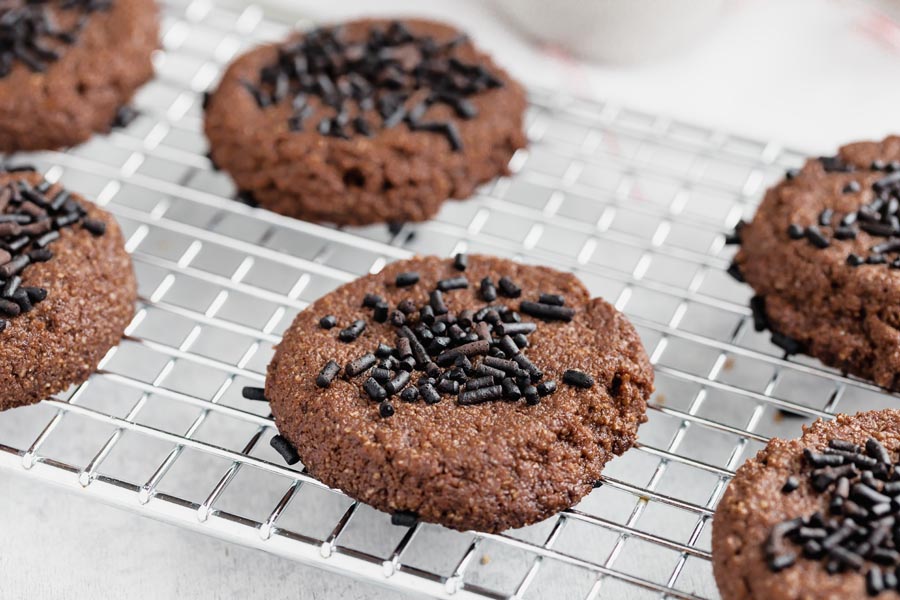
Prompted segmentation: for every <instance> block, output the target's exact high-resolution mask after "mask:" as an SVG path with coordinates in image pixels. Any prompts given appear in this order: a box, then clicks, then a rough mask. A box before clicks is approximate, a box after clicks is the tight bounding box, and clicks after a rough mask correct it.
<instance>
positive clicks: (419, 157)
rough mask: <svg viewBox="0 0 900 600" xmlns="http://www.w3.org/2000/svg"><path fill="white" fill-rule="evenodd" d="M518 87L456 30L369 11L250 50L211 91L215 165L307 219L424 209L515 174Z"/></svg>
mask: <svg viewBox="0 0 900 600" xmlns="http://www.w3.org/2000/svg"><path fill="white" fill-rule="evenodd" d="M525 105H526V101H525V92H524V90H523V89H522V87H521V86H520V85H519V84H518V83H516V82H515V81H514V80H512V79H511V78H510V76H509V75H508V74H507V73H506V72H505V71H504V70H503V69H501V68H500V67H498V66H497V65H496V64H494V62H493V61H492V60H491V58H490V57H489V56H488V55H486V54H484V53H483V52H481V51H479V50H478V49H477V48H476V47H475V46H474V44H473V43H472V42H471V41H470V40H469V39H468V38H467V37H466V36H465V35H464V34H462V33H460V32H459V31H458V30H456V29H454V28H452V27H450V26H448V25H444V24H441V23H437V22H433V21H423V20H414V19H409V20H403V21H386V20H374V19H373V20H368V19H367V20H359V21H352V22H349V23H345V24H342V25H336V26H330V27H323V28H320V29H315V30H312V31H308V32H305V33H302V34H296V35H294V36H292V37H290V38H289V39H288V40H286V41H284V42H282V43H279V44H272V45H267V46H263V47H260V48H256V49H254V50H251V51H250V52H248V53H247V54H244V55H243V56H241V57H239V58H238V59H237V60H236V61H235V62H234V63H233V64H232V65H231V66H230V67H229V68H228V70H227V71H226V73H225V75H224V77H223V79H222V82H221V83H220V84H219V86H218V89H216V90H215V91H214V92H213V93H212V94H211V95H209V96H208V97H207V101H206V120H205V128H206V135H207V137H208V138H209V141H210V146H211V157H212V160H213V161H214V163H215V164H216V165H217V166H218V167H220V168H222V169H224V170H225V171H227V172H228V173H229V174H230V175H231V177H232V178H233V179H234V181H235V183H236V184H237V187H238V188H239V189H240V190H242V192H243V196H244V197H247V198H252V199H253V200H254V201H255V202H256V203H258V204H259V205H261V206H263V207H265V208H268V209H270V210H273V211H275V212H278V213H281V214H285V215H288V216H292V217H297V218H300V219H305V220H308V221H317V222H331V223H337V224H343V225H362V224H368V223H381V222H403V221H423V220H426V219H429V218H431V217H432V216H433V215H434V214H435V213H436V212H437V210H438V209H439V208H440V205H441V204H442V203H443V202H444V201H445V200H446V199H448V198H466V197H468V196H470V195H471V194H472V193H473V191H474V189H475V187H476V186H477V185H478V184H480V183H483V182H485V181H488V180H490V179H492V178H494V177H496V176H498V175H502V174H505V173H507V172H508V163H509V159H510V158H511V156H512V155H513V153H514V152H515V151H516V150H517V149H519V148H522V147H524V146H525V143H526V140H525V135H524V133H523V128H522V120H523V113H524V110H525Z"/></svg>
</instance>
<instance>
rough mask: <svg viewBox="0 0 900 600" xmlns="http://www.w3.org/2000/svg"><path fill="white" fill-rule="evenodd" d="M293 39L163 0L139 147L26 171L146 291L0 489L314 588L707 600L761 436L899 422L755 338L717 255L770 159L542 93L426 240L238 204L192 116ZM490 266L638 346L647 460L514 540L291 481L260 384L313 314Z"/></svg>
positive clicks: (729, 142) (37, 412)
mask: <svg viewBox="0 0 900 600" xmlns="http://www.w3.org/2000/svg"><path fill="white" fill-rule="evenodd" d="M288 27H289V24H288V23H287V22H273V21H270V20H266V19H264V18H263V13H262V10H261V9H259V8H258V7H255V6H250V7H248V8H246V9H244V10H242V11H239V12H232V11H229V10H227V9H223V8H221V7H217V6H216V5H214V4H213V3H212V2H210V1H208V0H194V1H190V0H168V2H167V5H166V8H165V19H164V39H163V49H162V50H161V51H160V52H159V53H158V55H157V56H156V64H157V70H158V78H157V79H156V80H154V81H153V82H152V83H150V84H148V85H147V86H146V87H145V88H144V89H143V90H142V91H141V92H140V93H139V95H138V98H137V101H136V103H137V106H138V108H139V109H140V110H141V113H142V116H141V117H140V118H139V119H138V120H137V121H135V122H134V123H132V124H131V125H130V126H129V127H128V128H127V129H124V130H119V131H116V132H114V133H112V134H111V135H109V136H106V137H98V138H95V139H94V140H93V141H91V142H89V143H88V144H86V145H84V146H81V147H80V148H78V149H76V150H73V151H71V152H67V153H43V154H38V155H35V156H29V157H17V158H22V159H23V160H28V161H29V162H34V163H36V164H37V165H38V166H39V167H40V168H42V169H43V170H44V171H45V172H46V174H47V177H48V178H49V179H53V180H62V181H64V182H65V184H66V185H67V186H68V187H69V188H71V189H75V190H77V191H80V192H82V193H83V194H85V195H86V196H88V197H91V198H95V199H96V200H97V201H98V203H100V204H101V205H103V206H105V207H106V208H107V209H108V210H109V211H111V212H112V213H113V214H115V215H116V217H117V218H118V219H119V221H120V223H121V224H122V227H123V229H124V231H125V233H126V236H127V240H128V242H127V246H128V250H129V251H130V252H131V253H132V255H133V257H134V262H135V268H136V270H137V273H138V278H139V282H140V306H139V310H138V312H137V314H136V316H135V319H134V321H133V322H132V323H131V325H130V327H129V328H128V331H127V334H126V337H125V339H124V341H123V342H122V344H121V345H120V346H119V347H117V348H116V349H114V350H111V351H110V353H109V354H108V355H107V356H106V357H105V359H104V360H103V362H102V364H101V366H100V370H99V372H98V373H97V374H96V375H95V376H93V377H92V378H91V379H90V380H89V381H88V382H87V383H85V384H84V385H81V386H79V387H77V388H75V389H72V390H69V391H68V392H67V393H66V394H62V395H60V396H58V397H56V398H54V399H51V400H48V401H46V402H43V403H41V404H39V405H36V406H32V407H27V408H20V409H16V410H13V411H7V412H6V413H3V414H0V467H2V468H3V469H5V470H7V471H11V472H16V473H20V474H23V475H25V476H27V477H31V478H35V479H39V480H43V481H47V482H51V483H54V484H57V485H59V486H62V487H65V488H68V489H70V490H74V491H76V492H77V493H80V494H82V495H86V496H90V497H92V498H95V499H97V500H100V501H103V502H106V503H110V504H113V505H117V506H120V507H124V508H127V509H129V510H132V511H134V512H136V513H138V514H141V515H145V516H150V517H153V518H157V519H161V520H164V521H168V522H171V523H174V524H177V525H179V526H182V527H186V528H190V529H194V530H197V531H201V532H203V533H206V534H208V535H213V536H216V537H219V538H223V539H227V540H230V541H233V542H235V543H239V544H243V545H246V546H252V547H256V548H261V549H263V550H266V551H268V552H272V553H275V554H279V555H282V556H286V557H289V558H292V559H295V560H298V561H301V562H304V563H308V564H312V565H316V566H319V567H322V568H325V569H331V570H333V571H336V572H339V573H342V574H344V575H349V576H352V577H356V578H360V579H365V580H368V581H371V582H374V583H380V584H383V585H387V586H391V587H393V588H395V589H402V590H407V591H411V592H416V593H420V594H421V593H424V594H428V595H433V596H438V597H446V598H451V597H452V598H471V597H477V598H484V597H486V598H508V597H513V598H537V597H553V598H621V597H628V598H643V597H645V596H646V597H654V598H659V597H667V598H713V597H716V590H715V585H714V582H713V579H712V574H711V568H710V562H709V558H710V552H709V550H710V519H711V516H712V514H713V510H714V507H715V505H716V502H717V501H718V499H719V498H720V496H721V494H722V492H723V490H724V488H725V485H726V484H727V482H728V479H729V478H730V476H731V475H732V473H733V471H734V469H735V468H736V467H737V466H738V465H739V464H740V463H741V462H742V461H743V460H744V459H745V458H747V457H748V456H751V455H752V454H753V453H755V452H756V450H757V449H759V448H760V447H761V445H762V444H764V443H765V441H766V440H767V439H768V437H769V436H772V435H794V434H796V433H798V431H799V428H800V424H802V423H805V422H809V421H811V420H813V419H815V418H817V417H820V416H822V417H827V416H829V415H831V414H832V413H834V412H836V411H837V410H838V409H840V410H841V411H843V412H855V411H856V410H859V409H862V408H875V407H881V406H886V405H889V404H891V403H892V402H895V401H893V400H892V399H891V397H890V396H889V395H887V394H885V393H882V392H880V391H879V390H878V389H877V388H875V387H873V386H872V385H870V384H867V383H865V382H860V381H858V380H854V379H851V378H847V377H844V376H842V375H841V374H840V373H838V372H836V371H833V370H829V369H826V368H823V367H822V366H821V365H820V364H819V363H817V362H816V361H813V360H810V359H806V358H803V357H799V358H796V359H793V358H792V359H789V360H788V359H785V358H784V356H783V354H782V352H781V351H780V350H779V349H778V348H776V347H775V346H773V345H772V344H771V343H770V342H769V340H768V336H767V335H765V334H760V333H756V332H754V331H753V327H752V323H751V319H750V315H749V310H748V308H747V303H748V300H749V296H750V291H749V289H748V288H747V287H745V286H742V285H739V284H737V283H736V282H734V281H732V280H731V279H730V278H729V277H728V276H727V275H726V274H725V269H726V267H727V265H728V264H729V262H730V259H731V255H732V252H733V249H731V248H729V247H726V246H725V245H724V238H723V235H722V232H723V231H726V230H728V229H730V228H731V227H733V226H734V225H735V223H737V222H738V220H739V219H741V218H742V217H749V216H750V215H751V214H752V212H753V207H754V205H755V203H756V202H757V201H758V199H759V197H760V195H761V193H762V191H763V190H764V188H765V187H766V185H768V184H769V183H771V182H772V181H773V180H775V179H776V178H778V177H780V176H781V174H782V173H783V171H784V170H785V169H786V168H788V167H792V166H796V165H797V164H798V163H799V161H800V156H799V155H798V154H797V153H794V152H791V151H789V150H787V149H785V148H783V147H781V146H779V145H777V144H772V143H763V142H759V141H755V140H750V139H743V138H739V137H735V136H733V135H728V134H727V133H723V132H719V131H711V130H708V129H704V128H702V127H695V126H692V125H688V124H684V123H680V122H676V121H672V120H669V119H665V118H661V117H658V116H654V115H648V114H643V113H640V112H635V111H631V110H627V109H624V108H622V107H619V106H616V105H613V104H601V103H594V102H585V101H581V100H578V99H574V98H570V97H567V96H563V95H559V94H558V93H552V92H546V91H535V92H533V94H532V105H531V108H530V110H529V113H528V119H527V128H528V135H529V137H530V139H531V146H530V147H529V149H528V150H525V151H521V152H519V153H517V154H516V155H515V157H514V158H513V160H512V170H513V172H514V173H515V175H514V176H513V177H510V178H506V179H501V180H499V181H496V182H494V183H493V184H491V185H489V186H486V187H485V188H483V189H482V190H481V191H480V192H479V194H478V196H477V198H476V199H474V200H472V201H468V202H460V203H456V202H451V203H448V204H447V205H446V206H445V208H444V209H443V210H442V212H441V213H440V215H439V216H438V217H437V218H436V219H435V220H433V221H431V222H428V223H424V224H416V225H405V226H403V227H402V229H400V231H395V232H393V233H391V232H389V231H388V230H387V228H386V227H384V226H377V227H366V228H356V229H345V230H337V229H331V228H326V227H320V226H316V225H311V224H308V223H303V222H300V221H294V220H291V219H286V218H282V217H279V216H277V215H274V214H270V213H268V212H266V211H262V210H256V209H252V208H249V207H247V206H244V205H242V204H240V203H237V202H234V201H231V200H230V198H231V197H233V195H234V189H233V188H232V185H231V183H230V182H229V180H228V178H227V177H226V176H224V175H222V174H220V173H216V172H214V171H213V170H212V169H211V166H210V163H209V161H208V160H207V159H206V157H205V154H204V153H205V149H206V145H205V141H204V139H203V136H202V133H201V108H200V104H201V94H202V92H203V91H204V90H206V89H209V87H210V86H211V85H213V84H214V82H215V80H216V78H217V77H218V75H219V73H220V71H221V69H222V66H223V65H224V64H225V63H227V62H228V61H229V60H230V59H231V58H233V56H234V55H235V54H236V53H237V52H239V51H241V50H243V49H244V48H246V47H247V46H249V45H252V44H254V43H256V42H257V41H259V40H262V39H270V38H276V37H279V36H281V35H283V34H284V33H285V31H286V30H287V28H288ZM458 251H469V252H486V253H491V254H496V255H501V256H508V257H512V258H516V259H518V260H522V261H526V262H535V263H543V264H548V265H551V266H554V267H557V268H560V269H566V270H571V271H573V272H575V273H576V274H577V275H578V276H579V277H580V278H581V279H582V280H583V281H584V282H585V283H586V284H587V285H588V286H589V287H590V288H591V290H592V292H594V293H595V294H597V295H602V296H604V297H606V298H607V299H609V300H611V301H613V302H614V303H615V304H616V306H617V307H618V308H619V309H621V310H623V311H624V312H625V313H627V315H628V316H629V317H630V318H631V320H632V322H634V323H635V325H636V326H637V328H638V330H639V332H640V334H641V336H642V338H643V341H644V344H645V346H646V348H647V350H648V352H649V354H650V355H651V357H652V361H653V363H654V364H655V368H656V378H657V387H658V391H657V392H656V394H655V395H654V397H653V400H652V403H651V407H650V410H649V417H650V420H649V422H648V423H647V424H646V425H644V426H643V427H642V428H641V430H640V441H639V443H638V444H637V446H636V447H635V448H634V449H632V450H631V451H629V452H628V453H627V454H626V455H625V456H623V457H621V458H618V459H616V460H614V461H613V462H612V463H611V464H610V465H609V466H608V467H607V469H606V471H605V474H604V477H603V485H602V486H601V487H599V488H598V489H596V490H594V492H593V493H591V494H590V495H589V496H588V497H587V498H586V499H585V500H583V501H582V502H581V503H579V504H578V505H577V506H576V507H574V508H573V509H571V510H568V511H565V512H564V513H562V514H560V515H559V516H557V517H553V518H551V519H548V520H547V521H545V522H543V523H540V524H537V525H534V526H531V527H527V528H523V529H520V530H515V531H509V532H507V533H505V534H502V535H487V534H482V533H474V532H472V533H458V532H453V531H449V530H446V529H443V528H441V527H438V526H434V525H430V524H420V525H416V526H413V527H396V526H392V525H391V524H390V519H389V517H388V516H387V515H385V514H383V513H378V512H376V511H374V510H372V509H370V508H368V507H366V506H364V505H360V504H357V503H355V502H353V501H351V500H350V499H348V498H347V497H345V496H343V495H342V494H341V493H339V492H337V491H335V490H331V489H328V488H326V487H324V486H322V485H321V484H320V483H318V482H317V481H315V480H314V479H312V478H311V477H309V476H308V475H307V474H306V473H305V472H304V471H303V470H301V469H297V468H291V467H288V466H285V465H284V463H283V462H282V461H281V459H280V458H279V457H278V456H277V455H276V454H275V453H274V451H272V450H271V448H270V447H269V444H268V441H269V438H270V437H271V436H272V435H274V433H275V430H274V427H273V424H272V421H271V419H270V418H269V413H268V409H267V407H266V406H265V405H260V403H253V402H250V401H247V400H244V399H242V398H241V395H240V390H241V388H242V387H243V386H244V385H260V384H261V383H262V381H263V374H264V372H265V366H266V364H267V363H268V361H269V359H270V357H271V355H272V347H273V345H274V344H275V343H277V341H278V339H279V335H280V334H281V333H282V332H283V331H284V330H285V328H286V327H287V326H288V325H289V324H290V322H291V320H292V318H293V317H294V315H295V314H296V313H297V312H298V311H300V310H302V309H303V308H304V307H305V306H306V305H307V304H308V303H309V302H311V301H312V300H314V299H315V298H317V297H319V296H320V295H322V294H324V293H326V292H327V291H329V290H331V289H333V288H335V287H336V286H338V285H340V284H342V283H344V282H346V281H349V280H351V279H353V278H355V277H357V276H359V275H362V274H364V273H368V272H375V271H378V270H379V269H380V268H381V267H383V266H384V265H385V264H386V263H387V262H389V261H392V260H395V259H398V258H403V257H407V256H410V255H411V254H412V253H414V252H421V253H433V254H443V255H450V254H451V253H454V252H458Z"/></svg>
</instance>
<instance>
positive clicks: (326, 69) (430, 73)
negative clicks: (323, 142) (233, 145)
mask: <svg viewBox="0 0 900 600" xmlns="http://www.w3.org/2000/svg"><path fill="white" fill-rule="evenodd" d="M466 39H467V38H466V37H465V36H459V37H457V38H455V39H453V40H450V41H449V42H446V43H438V42H437V41H435V39H434V38H432V37H430V36H427V35H423V36H417V35H415V34H413V33H412V32H411V31H410V30H409V29H408V28H406V27H405V26H404V25H403V23H400V22H398V21H393V22H391V23H390V24H389V25H388V26H387V27H386V28H384V29H382V28H379V27H372V28H371V30H370V31H369V34H368V37H367V38H366V40H365V41H364V42H360V43H351V42H348V41H345V40H344V36H343V30H342V28H341V27H329V28H321V29H315V30H312V31H310V32H308V33H306V34H305V35H304V36H303V38H302V39H300V40H298V41H294V42H290V43H287V44H285V45H283V46H281V47H280V48H279V49H278V61H277V62H276V63H275V64H272V65H268V66H266V67H264V68H263V69H262V70H261V72H260V83H259V84H254V83H250V82H244V87H246V89H247V90H248V92H249V93H250V94H252V95H253V97H254V99H255V100H256V103H257V104H258V105H259V107H260V108H263V109H264V108H267V107H269V106H272V105H275V104H279V103H281V102H284V101H287V102H290V104H291V106H292V109H293V111H292V114H291V116H290V118H289V119H288V125H289V127H290V128H291V130H293V131H301V130H303V129H304V127H306V123H305V121H306V120H307V118H308V117H310V116H311V115H312V114H313V113H315V112H316V108H315V106H314V105H313V104H311V103H310V102H309V100H310V98H311V97H316V98H317V99H318V100H319V104H321V105H324V106H327V107H331V108H332V109H333V110H334V115H333V116H331V117H325V118H323V119H322V120H321V121H319V122H318V124H317V125H315V127H316V129H317V131H318V132H319V133H321V134H322V135H328V136H333V137H338V138H344V139H349V138H350V137H351V136H353V135H363V136H366V137H371V136H372V135H373V134H374V132H375V130H376V129H377V128H384V129H389V128H392V127H396V126H398V125H400V124H403V123H405V124H406V125H407V126H408V127H409V128H410V129H411V130H413V131H426V132H433V133H438V134H441V135H443V136H445V137H446V138H447V141H448V142H449V143H450V147H451V148H452V149H453V150H455V151H458V150H460V149H462V139H461V138H460V134H459V131H458V129H457V127H456V125H455V124H454V123H453V122H452V121H436V120H427V119H426V118H425V113H426V111H427V110H428V108H429V106H431V105H434V104H445V105H448V106H450V107H451V108H452V109H453V111H454V113H455V114H456V115H457V116H458V117H459V118H462V119H472V118H475V117H476V116H477V115H478V111H477V109H476V108H475V106H474V105H473V104H472V102H471V101H470V100H469V98H470V97H471V96H474V95H477V94H479V93H481V92H484V91H485V90H489V89H492V88H497V87H501V86H502V85H503V81H502V80H501V79H500V78H498V77H497V76H495V75H494V74H492V73H491V72H490V71H488V70H487V69H486V68H485V67H484V66H483V65H480V64H477V63H468V62H465V61H463V60H461V59H459V58H458V57H457V56H455V54H456V53H455V52H454V50H455V48H456V47H457V46H459V45H460V44H462V43H464V42H465V41H466Z"/></svg>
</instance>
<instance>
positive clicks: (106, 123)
mask: <svg viewBox="0 0 900 600" xmlns="http://www.w3.org/2000/svg"><path fill="white" fill-rule="evenodd" d="M54 14H55V16H56V19H57V20H58V22H59V24H60V26H61V27H62V28H63V29H64V30H68V29H70V28H71V27H72V26H73V25H74V23H75V22H76V21H77V20H78V18H79V17H80V16H81V15H83V12H82V11H79V10H59V9H56V10H55V11H54ZM87 19H88V21H87V25H86V26H85V27H84V29H83V30H82V31H81V32H80V33H79V34H78V36H77V38H76V40H75V43H74V44H72V45H67V44H62V43H58V44H55V45H53V47H54V48H55V49H56V50H57V51H58V52H60V53H61V57H60V59H59V60H57V61H54V62H51V63H49V65H48V68H47V70H46V71H45V72H43V73H38V72H34V71H33V70H31V69H30V68H29V67H28V66H27V65H25V64H24V63H22V62H20V61H16V63H15V65H14V66H13V68H12V71H11V72H10V73H9V74H8V75H7V76H6V77H2V78H0V152H18V151H29V150H49V149H55V148H61V147H67V146H74V145H76V144H80V143H82V142H84V141H86V140H87V139H88V138H90V137H91V135H93V134H94V133H97V132H107V131H109V130H110V128H111V127H112V124H113V121H114V120H115V117H116V112H117V110H118V109H119V108H120V107H122V106H124V105H126V104H128V102H130V101H131V98H132V96H133V95H134V92H135V91H136V90H137V88H138V87H140V86H141V85H142V84H144V83H145V82H147V81H148V80H149V79H150V78H151V77H152V76H153V64H152V63H151V60H150V58H151V53H152V52H153V50H155V49H156V47H157V44H158V36H159V23H158V20H157V7H156V3H155V2H154V0H113V2H112V6H111V7H110V8H109V9H108V10H100V11H96V12H92V13H90V15H89V16H88V17H87Z"/></svg>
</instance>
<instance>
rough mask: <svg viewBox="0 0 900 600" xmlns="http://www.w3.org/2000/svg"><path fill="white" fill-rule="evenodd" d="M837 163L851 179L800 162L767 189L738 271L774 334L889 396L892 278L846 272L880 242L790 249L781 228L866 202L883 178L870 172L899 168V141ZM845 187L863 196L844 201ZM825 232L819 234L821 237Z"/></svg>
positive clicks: (898, 361)
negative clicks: (882, 166) (851, 259)
mask: <svg viewBox="0 0 900 600" xmlns="http://www.w3.org/2000/svg"><path fill="white" fill-rule="evenodd" d="M838 157H839V159H840V160H841V161H843V162H844V163H847V164H849V165H852V166H853V167H854V169H855V170H854V171H853V172H827V171H826V169H825V167H824V165H823V163H822V161H821V160H819V159H811V160H809V161H807V163H806V164H805V166H804V167H803V168H802V170H800V172H799V173H798V174H797V175H796V176H795V177H793V178H792V179H786V180H784V181H782V182H781V183H779V184H778V185H776V186H775V187H773V188H772V189H770V190H769V191H768V193H767V194H766V197H765V199H764V200H763V202H762V204H761V205H760V206H759V209H758V210H757V213H756V216H755V217H754V218H753V221H752V223H749V224H748V225H747V226H746V227H744V228H743V229H741V232H740V237H741V249H740V251H739V252H738V254H737V256H736V259H735V260H736V263H737V266H738V268H739V269H740V272H741V274H742V275H743V277H744V278H745V279H746V280H747V282H748V283H749V284H750V285H751V286H753V289H754V290H756V293H757V294H758V295H760V296H762V297H763V298H764V301H765V312H766V315H767V317H768V321H769V326H770V327H771V328H772V330H774V331H777V332H780V333H782V334H785V335H787V336H789V337H791V338H793V339H795V340H797V341H799V342H800V343H801V344H802V345H803V347H804V348H805V351H806V352H808V353H809V354H811V355H812V356H815V357H816V358H818V359H820V360H821V361H822V362H824V363H825V364H828V365H831V366H833V367H837V368H839V369H841V370H842V371H845V372H848V373H853V374H855V375H859V376H861V377H865V378H868V379H872V380H874V381H875V382H876V383H877V384H878V385H880V386H883V387H886V388H891V389H896V388H897V386H898V375H900V309H898V305H897V298H898V297H900V270H898V269H895V268H891V267H890V266H889V265H886V264H877V265H876V264H873V265H862V266H859V267H851V266H849V265H848V264H847V258H848V256H849V255H850V254H851V253H855V254H858V255H860V256H866V255H868V254H869V252H870V249H871V248H872V247H873V246H875V245H877V244H880V243H882V242H884V241H885V239H886V238H883V237H875V236H872V235H869V234H868V233H866V232H864V231H861V232H859V234H858V236H857V238H856V239H852V240H836V239H832V240H831V245H830V246H829V247H828V248H825V249H819V248H816V247H815V246H814V245H812V244H810V243H808V242H807V241H806V240H792V239H790V237H789V236H788V231H787V230H788V227H789V226H790V225H791V224H799V225H800V226H803V227H806V226H809V225H812V224H815V223H816V222H817V219H818V217H819V215H820V213H821V212H822V211H823V210H824V209H826V208H831V209H833V210H834V211H835V214H836V216H835V219H836V220H837V219H839V218H840V217H841V216H842V215H844V214H846V213H848V212H853V211H856V210H857V209H858V208H859V207H860V206H862V205H864V204H866V203H868V202H870V201H871V200H872V199H873V194H874V192H873V191H872V189H871V186H872V183H873V182H875V181H877V180H879V179H881V178H883V177H885V175H886V173H884V172H879V171H872V170H870V168H869V167H870V165H871V164H872V162H873V161H875V160H881V161H884V162H887V163H889V162H891V161H896V160H900V137H897V136H891V137H888V138H886V139H885V140H884V141H882V142H860V143H855V144H849V145H847V146H844V147H843V148H841V149H840V152H839V153H838ZM852 181H856V182H858V183H859V184H860V187H861V191H859V192H857V193H844V192H843V190H844V187H845V186H846V185H847V184H849V183H850V182H852ZM823 229H826V228H823Z"/></svg>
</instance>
